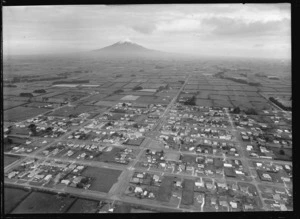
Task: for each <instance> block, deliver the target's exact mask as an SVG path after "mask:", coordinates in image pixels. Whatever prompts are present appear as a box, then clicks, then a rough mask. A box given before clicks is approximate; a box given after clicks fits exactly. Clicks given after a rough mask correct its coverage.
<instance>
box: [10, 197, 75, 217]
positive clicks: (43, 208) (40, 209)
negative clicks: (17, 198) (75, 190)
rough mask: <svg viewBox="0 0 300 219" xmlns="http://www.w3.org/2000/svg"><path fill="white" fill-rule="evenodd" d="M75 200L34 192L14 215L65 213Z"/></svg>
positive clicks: (14, 211) (17, 208) (18, 207)
mask: <svg viewBox="0 0 300 219" xmlns="http://www.w3.org/2000/svg"><path fill="white" fill-rule="evenodd" d="M74 200H75V198H70V197H63V196H59V195H55V194H49V193H42V192H32V193H31V194H30V195H29V196H28V197H26V199H25V200H23V201H22V202H21V203H20V204H19V205H18V206H17V207H16V208H15V209H14V210H13V211H12V213H13V214H22V213H23V214H26V213H42V214H46V213H64V212H65V211H66V209H67V208H68V207H69V206H70V205H71V204H72V202H73V201H74Z"/></svg>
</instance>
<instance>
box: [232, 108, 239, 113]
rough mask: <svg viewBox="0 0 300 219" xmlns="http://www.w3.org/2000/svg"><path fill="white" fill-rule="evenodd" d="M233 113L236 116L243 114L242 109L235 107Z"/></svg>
mask: <svg viewBox="0 0 300 219" xmlns="http://www.w3.org/2000/svg"><path fill="white" fill-rule="evenodd" d="M232 113H234V114H239V113H241V109H240V107H235V108H234V109H233V110H232Z"/></svg>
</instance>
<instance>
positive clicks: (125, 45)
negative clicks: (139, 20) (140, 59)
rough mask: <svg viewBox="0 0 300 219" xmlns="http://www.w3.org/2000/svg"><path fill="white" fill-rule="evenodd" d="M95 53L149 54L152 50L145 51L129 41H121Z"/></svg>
mask: <svg viewBox="0 0 300 219" xmlns="http://www.w3.org/2000/svg"><path fill="white" fill-rule="evenodd" d="M94 51H96V52H118V53H120V52H126V53H133V52H134V53H136V52H139V53H140V52H150V51H152V50H150V49H147V48H145V47H143V46H141V45H139V44H137V43H134V42H132V41H131V40H129V39H126V40H121V41H119V42H117V43H114V44H112V45H110V46H106V47H104V48H102V49H98V50H94Z"/></svg>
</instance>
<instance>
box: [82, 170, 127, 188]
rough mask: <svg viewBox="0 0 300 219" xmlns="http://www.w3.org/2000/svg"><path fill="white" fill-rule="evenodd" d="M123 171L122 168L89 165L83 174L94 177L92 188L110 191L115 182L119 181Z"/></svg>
mask: <svg viewBox="0 0 300 219" xmlns="http://www.w3.org/2000/svg"><path fill="white" fill-rule="evenodd" d="M121 173H122V171H121V170H114V169H107V168H97V167H88V168H86V169H85V170H84V171H83V172H82V175H83V176H87V177H92V178H93V179H94V180H93V181H92V185H91V187H90V188H89V189H90V190H95V191H99V192H105V193H108V192H109V190H110V189H111V187H112V186H113V184H115V183H116V182H117V181H118V177H119V176H120V174H121Z"/></svg>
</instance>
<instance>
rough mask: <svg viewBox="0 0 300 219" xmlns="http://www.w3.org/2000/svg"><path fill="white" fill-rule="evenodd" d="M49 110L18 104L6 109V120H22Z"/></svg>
mask: <svg viewBox="0 0 300 219" xmlns="http://www.w3.org/2000/svg"><path fill="white" fill-rule="evenodd" d="M47 111H49V109H41V108H30V107H22V106H17V107H15V108H12V109H9V110H6V111H4V121H12V122H17V121H22V120H25V119H29V118H31V117H34V116H37V115H39V114H43V113H45V112H47ZM20 112H22V113H20Z"/></svg>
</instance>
